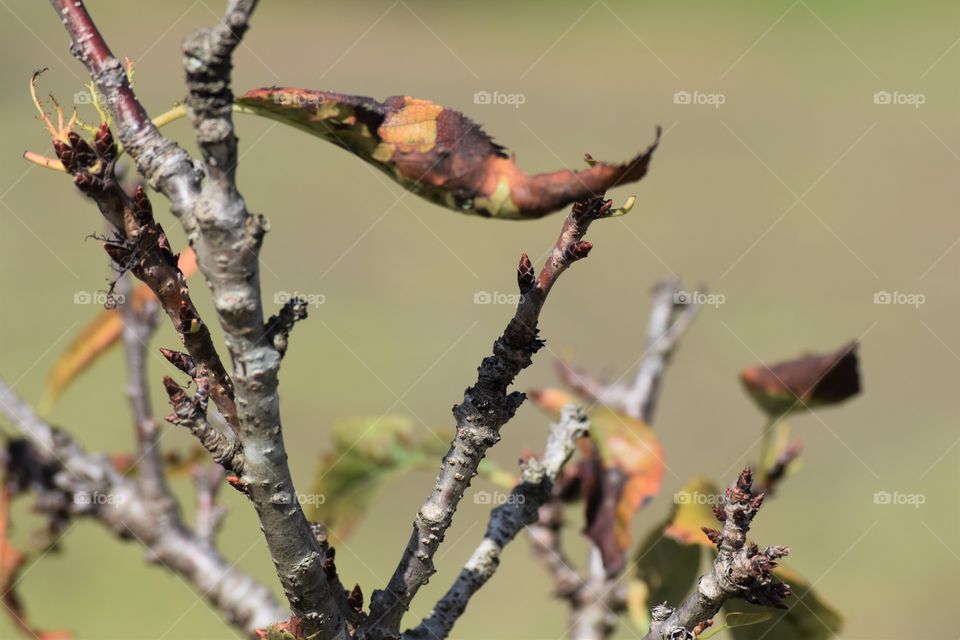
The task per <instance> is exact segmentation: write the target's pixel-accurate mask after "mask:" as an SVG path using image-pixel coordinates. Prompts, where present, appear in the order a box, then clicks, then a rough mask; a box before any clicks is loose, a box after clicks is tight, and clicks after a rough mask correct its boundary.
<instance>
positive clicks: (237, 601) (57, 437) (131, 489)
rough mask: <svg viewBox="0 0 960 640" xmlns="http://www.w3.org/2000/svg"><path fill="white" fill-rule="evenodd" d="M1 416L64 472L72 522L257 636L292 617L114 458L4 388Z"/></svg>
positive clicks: (59, 482) (60, 476) (58, 478)
mask: <svg viewBox="0 0 960 640" xmlns="http://www.w3.org/2000/svg"><path fill="white" fill-rule="evenodd" d="M0 411H2V412H3V413H4V414H5V415H6V416H7V418H8V419H9V420H10V421H11V422H12V423H13V424H14V426H15V427H16V428H17V430H18V431H19V432H20V433H21V434H22V435H23V437H24V438H25V439H26V440H27V441H28V442H29V443H30V445H32V447H33V449H34V452H35V454H36V456H37V457H38V458H39V459H40V461H42V462H43V463H44V464H45V465H49V466H51V467H53V468H55V469H57V472H56V474H55V475H54V482H55V484H56V486H55V490H57V491H60V492H63V494H64V495H65V496H66V503H67V504H70V505H72V507H71V515H77V516H80V515H82V516H86V517H89V518H92V519H94V520H96V521H97V522H99V523H100V524H102V525H103V526H104V527H106V528H107V529H109V530H110V531H111V532H112V533H113V534H114V535H116V536H117V537H118V538H121V539H124V540H129V539H135V540H137V541H138V542H140V543H141V544H143V545H144V546H145V547H146V549H147V552H148V557H149V559H150V560H151V561H153V562H156V563H158V564H160V565H162V566H164V567H166V568H168V569H169V570H171V571H173V572H174V573H176V574H177V575H179V576H181V577H182V578H183V579H184V580H185V581H186V582H187V583H189V584H191V585H192V586H193V587H194V588H195V589H196V590H197V592H198V593H200V594H201V595H202V597H203V598H204V600H206V601H207V603H209V604H210V606H211V607H213V608H214V609H215V610H218V611H220V612H222V614H223V615H224V617H225V618H226V619H227V620H228V621H229V622H230V623H232V624H233V625H235V626H237V627H238V628H241V629H243V630H244V631H245V632H246V633H247V634H249V635H250V636H253V635H254V633H255V631H256V630H257V629H259V628H263V627H266V626H269V625H270V624H273V623H274V622H276V621H278V620H281V619H283V618H286V617H287V616H288V615H289V614H288V612H287V611H286V610H285V609H283V608H282V607H281V606H280V605H279V604H278V603H277V601H276V599H275V598H274V596H273V594H272V593H271V591H270V589H268V588H267V587H265V586H263V585H262V584H260V583H258V582H257V581H256V580H255V579H254V578H252V577H251V576H249V575H247V574H244V573H243V572H241V571H239V570H238V569H237V568H236V567H235V564H234V563H231V562H228V561H227V560H226V559H225V558H224V557H223V556H221V555H220V554H219V553H218V552H217V551H216V549H214V548H213V547H212V546H211V545H210V544H209V543H208V541H207V540H205V539H204V538H203V537H202V536H199V535H197V534H196V533H194V532H193V531H190V530H189V529H188V528H186V527H185V526H184V525H183V523H181V522H180V520H179V518H177V517H176V514H175V513H171V511H170V510H169V509H168V508H166V505H164V504H161V503H158V502H156V501H154V500H152V499H150V498H149V497H148V496H147V494H146V493H144V491H143V490H142V488H141V487H140V486H139V484H138V483H137V482H135V481H134V480H133V479H131V478H128V477H126V476H124V475H122V474H120V473H118V472H117V470H116V469H114V467H113V465H112V464H111V463H110V461H109V460H108V459H107V458H105V457H103V456H97V455H92V454H89V453H87V452H86V451H85V450H84V449H83V447H81V446H80V444H79V443H78V442H77V441H76V440H74V439H73V438H72V437H70V436H69V435H68V434H67V433H65V432H63V431H60V430H58V429H55V428H54V427H52V426H50V425H49V424H47V423H46V422H45V421H44V420H43V419H42V418H40V417H39V416H38V415H37V414H36V412H34V410H33V409H32V408H31V407H30V406H29V405H28V404H27V403H25V402H24V401H23V400H22V399H20V398H19V397H17V396H16V394H14V392H13V390H12V389H10V387H9V386H8V385H7V384H6V383H5V382H3V381H0ZM92 497H96V499H92ZM42 502H50V503H53V504H59V503H61V502H62V501H61V500H43V501H42Z"/></svg>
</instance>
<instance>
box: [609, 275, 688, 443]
mask: <svg viewBox="0 0 960 640" xmlns="http://www.w3.org/2000/svg"><path fill="white" fill-rule="evenodd" d="M678 293H680V281H679V280H677V279H676V278H668V279H666V280H663V281H661V282H659V283H658V284H657V286H656V287H654V290H653V308H652V309H651V311H650V320H649V323H648V325H647V344H646V351H645V353H644V356H643V359H642V360H641V361H640V366H639V367H638V368H637V374H636V378H635V379H634V381H633V386H632V387H631V388H630V390H629V392H628V394H627V397H626V399H625V410H626V412H627V415H630V416H632V417H634V418H640V419H641V420H643V421H644V422H646V423H647V424H652V423H653V415H654V412H655V410H656V405H657V399H658V398H659V397H660V383H661V381H662V379H663V374H664V372H665V371H666V369H667V364H668V363H669V361H670V357H671V356H672V355H673V352H674V351H675V350H676V348H677V345H678V344H679V342H680V338H681V337H683V334H684V333H685V332H686V330H687V327H689V326H690V323H691V322H692V321H693V319H694V317H696V315H697V311H698V310H699V307H698V305H697V304H696V303H695V302H693V301H687V302H680V301H678V299H677V294H678Z"/></svg>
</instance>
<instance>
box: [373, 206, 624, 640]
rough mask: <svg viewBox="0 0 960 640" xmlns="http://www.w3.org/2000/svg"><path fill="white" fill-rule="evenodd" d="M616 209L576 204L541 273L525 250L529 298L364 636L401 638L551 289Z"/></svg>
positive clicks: (501, 343) (524, 297)
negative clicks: (594, 227) (593, 228)
mask: <svg viewBox="0 0 960 640" xmlns="http://www.w3.org/2000/svg"><path fill="white" fill-rule="evenodd" d="M610 208H611V202H610V201H609V200H604V199H603V198H602V197H596V198H591V199H590V200H585V201H581V202H578V203H576V204H574V206H573V210H572V212H571V213H570V215H569V216H568V217H567V218H566V220H565V221H564V223H563V228H562V230H561V232H560V237H559V238H558V239H557V241H556V243H555V245H554V247H553V249H552V250H551V251H550V253H549V255H548V256H547V259H546V262H545V264H544V266H543V268H542V269H541V270H540V273H539V275H537V274H536V272H535V271H534V268H533V265H532V264H531V262H530V259H529V258H528V257H527V255H526V254H524V255H523V256H521V258H520V264H519V267H518V269H517V281H518V285H519V288H520V294H521V297H520V302H519V304H518V305H517V309H516V313H515V314H514V317H513V318H512V319H511V320H510V322H509V324H508V325H507V327H506V329H505V330H504V332H503V335H502V336H501V337H500V338H498V339H497V341H496V342H495V343H494V345H493V355H492V356H488V357H486V358H484V360H483V362H482V363H481V364H480V367H479V369H478V376H477V382H476V383H475V384H474V385H473V386H472V387H469V388H468V389H467V390H466V392H465V393H464V397H463V401H462V402H461V403H460V404H458V405H457V406H455V407H454V409H453V415H454V418H455V419H456V422H457V431H456V436H455V437H454V439H453V442H452V443H451V445H450V450H449V451H448V452H447V454H446V456H445V457H444V459H443V463H442V466H441V469H440V473H439V475H438V476H437V482H436V485H435V486H434V489H433V492H432V493H431V494H430V497H429V498H427V501H426V502H424V503H423V506H421V507H420V510H419V511H418V512H417V515H416V519H415V521H414V524H413V533H412V534H411V536H410V540H409V542H408V543H407V547H406V549H405V551H404V553H403V558H402V559H401V561H400V564H399V565H398V566H397V568H396V570H395V571H394V574H393V577H391V578H390V582H389V583H388V584H387V586H386V588H385V589H383V590H382V591H375V592H374V593H373V597H372V599H371V606H370V617H369V620H368V621H367V623H366V624H365V625H364V627H363V628H362V629H361V636H362V637H365V638H374V639H375V638H393V637H397V636H398V635H399V628H400V620H401V618H402V617H403V614H404V613H405V612H406V611H407V609H408V607H409V606H410V602H411V601H412V600H413V597H414V596H415V595H416V593H417V591H418V590H419V589H420V587H422V586H423V585H424V584H426V582H427V581H428V580H429V579H430V576H432V575H433V573H434V572H435V571H436V569H435V568H434V564H433V557H434V555H435V554H436V551H437V549H438V548H439V546H440V543H441V542H443V537H444V534H445V533H446V531H447V529H449V528H450V525H451V524H452V522H453V515H454V513H455V512H456V509H457V505H458V504H459V503H460V500H461V499H462V498H463V494H464V492H465V491H466V490H467V487H469V486H470V481H471V480H472V479H473V476H474V475H476V472H477V467H478V466H479V464H480V461H481V460H482V459H483V457H484V456H485V455H486V452H487V449H489V448H490V447H491V446H493V445H494V444H496V443H497V442H498V441H499V440H500V429H501V427H503V425H505V424H506V423H507V422H508V421H509V420H510V419H511V418H512V417H513V415H514V413H515V412H516V410H517V408H518V407H519V406H520V404H521V403H522V402H523V401H524V399H525V398H526V396H525V395H524V394H523V393H521V392H519V391H513V392H508V391H507V389H508V388H509V387H510V385H511V384H512V383H513V380H514V378H515V377H516V376H517V375H518V374H519V373H520V372H521V371H522V370H523V369H525V368H526V367H528V366H529V365H530V364H531V363H532V361H533V355H534V354H535V353H536V352H537V351H539V350H540V348H541V347H542V346H543V344H544V343H543V341H542V340H541V339H540V338H539V336H538V329H537V322H538V320H539V317H540V311H541V309H542V308H543V304H544V302H546V299H547V296H548V294H549V293H550V289H551V288H552V287H553V285H554V284H555V283H556V281H557V279H558V278H559V276H560V275H561V274H562V273H563V272H564V271H565V270H566V269H567V268H568V267H569V266H570V265H571V264H573V263H574V262H576V261H577V260H580V259H582V258H585V257H586V256H587V254H588V253H589V252H590V249H591V248H592V246H593V245H591V244H590V243H589V242H586V241H584V240H583V236H584V235H585V234H586V232H587V229H588V228H589V226H590V223H592V222H593V221H594V220H596V219H598V218H600V217H603V216H605V215H607V214H609V212H610Z"/></svg>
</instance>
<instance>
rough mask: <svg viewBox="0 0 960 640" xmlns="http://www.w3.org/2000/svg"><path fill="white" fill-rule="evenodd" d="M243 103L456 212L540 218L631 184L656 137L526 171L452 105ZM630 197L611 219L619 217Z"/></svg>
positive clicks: (283, 99) (320, 100)
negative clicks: (579, 165) (619, 156)
mask: <svg viewBox="0 0 960 640" xmlns="http://www.w3.org/2000/svg"><path fill="white" fill-rule="evenodd" d="M237 104H238V105H240V108H241V109H245V110H248V111H250V112H253V113H256V114H257V115H262V116H266V117H269V118H273V119H275V120H279V121H280V122H284V123H286V124H289V125H291V126H294V127H297V128H298V129H302V130H304V131H307V132H308V133H311V134H313V135H316V136H319V137H320V138H322V139H324V140H327V141H328V142H331V143H333V144H335V145H337V146H340V147H343V148H345V149H347V150H349V151H351V152H353V153H354V154H356V155H357V156H359V157H360V158H362V159H363V160H365V161H367V162H369V163H370V164H372V165H374V166H375V167H377V168H379V169H380V170H382V171H383V172H384V173H386V174H387V175H388V176H390V177H391V178H392V179H394V180H396V181H397V182H399V183H400V184H402V185H403V186H405V187H407V188H409V189H411V190H412V191H413V192H414V193H417V194H418V195H420V196H421V197H423V198H426V199H427V200H430V201H431V202H434V203H436V204H439V205H442V206H444V207H447V208H449V209H453V210H455V211H462V212H464V213H473V214H477V215H481V216H488V217H495V218H511V219H529V218H539V217H541V216H544V215H547V214H549V213H552V212H554V211H557V210H558V209H561V208H563V207H565V206H566V205H568V204H570V203H571V202H576V201H578V200H582V199H584V198H587V197H590V196H594V195H596V194H602V193H604V192H605V191H607V190H608V189H611V188H613V187H615V186H618V185H623V184H628V183H631V182H636V181H638V180H640V179H641V178H643V176H644V175H646V173H647V169H648V167H649V164H650V159H651V156H652V155H653V151H654V150H655V149H656V147H657V144H658V142H659V140H660V130H659V128H658V129H657V136H656V139H655V141H654V142H653V144H651V145H650V146H649V147H648V148H647V149H646V150H645V151H643V152H642V153H640V154H639V155H637V156H636V157H634V158H633V159H631V160H629V161H627V162H625V163H623V164H608V163H606V162H600V161H597V160H593V159H592V158H591V161H590V163H589V166H588V167H587V168H586V169H583V170H580V171H570V170H569V169H564V170H561V171H554V172H552V173H541V174H537V175H528V174H527V173H526V172H524V171H523V170H522V169H520V167H519V166H517V164H516V161H515V160H514V158H513V156H512V155H509V154H507V152H506V150H505V149H504V148H503V147H502V146H500V145H499V144H497V143H495V142H494V141H493V139H492V138H491V137H490V136H488V135H487V134H486V133H484V131H483V130H482V129H481V128H480V126H479V125H478V124H477V123H475V122H473V121H472V120H470V119H469V118H467V117H466V116H464V115H463V114H461V113H459V112H458V111H454V110H452V109H447V108H445V107H442V106H440V105H437V104H434V103H432V102H430V101H429V100H420V99H418V98H411V97H409V96H392V97H390V98H387V99H386V100H384V101H383V102H378V101H376V100H374V99H372V98H366V97H362V96H352V95H345V94H342V93H334V92H329V91H312V90H309V89H295V88H290V87H267V88H263V89H254V90H252V91H249V92H247V93H246V94H245V95H243V96H241V97H240V98H238V99H237ZM632 206H633V202H632V201H629V202H628V206H625V207H623V208H621V209H618V210H616V211H612V212H609V216H611V217H612V216H614V215H623V214H624V213H626V212H627V211H628V210H629V207H632Z"/></svg>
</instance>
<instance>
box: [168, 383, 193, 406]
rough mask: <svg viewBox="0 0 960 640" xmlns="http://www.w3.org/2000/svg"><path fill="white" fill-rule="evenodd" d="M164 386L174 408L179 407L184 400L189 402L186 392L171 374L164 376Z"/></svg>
mask: <svg viewBox="0 0 960 640" xmlns="http://www.w3.org/2000/svg"><path fill="white" fill-rule="evenodd" d="M163 387H164V389H166V391H167V395H168V396H170V404H172V405H173V408H174V409H176V408H178V407H179V406H180V405H182V404H183V403H184V402H189V398H187V394H186V392H185V391H184V390H183V388H182V387H181V386H180V385H179V384H177V381H176V380H174V379H173V378H171V377H170V376H163Z"/></svg>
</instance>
